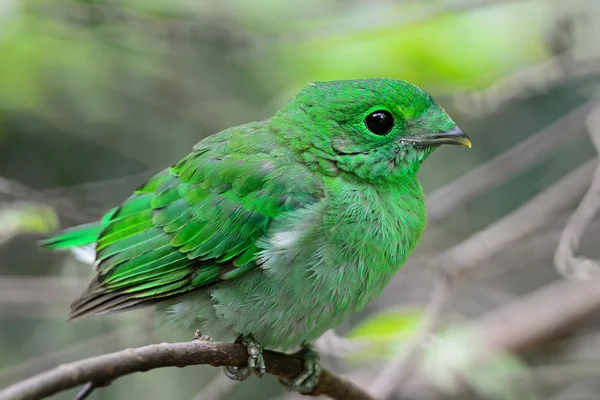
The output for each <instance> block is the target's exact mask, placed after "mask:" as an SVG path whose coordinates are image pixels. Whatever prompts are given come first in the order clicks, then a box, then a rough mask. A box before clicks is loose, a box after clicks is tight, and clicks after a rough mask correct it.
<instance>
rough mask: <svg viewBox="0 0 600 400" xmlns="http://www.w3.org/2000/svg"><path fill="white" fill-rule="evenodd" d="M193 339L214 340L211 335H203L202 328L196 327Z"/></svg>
mask: <svg viewBox="0 0 600 400" xmlns="http://www.w3.org/2000/svg"><path fill="white" fill-rule="evenodd" d="M192 340H200V341H201V342H212V338H211V337H210V336H207V335H203V334H202V333H200V329H196V332H194V337H193V338H192Z"/></svg>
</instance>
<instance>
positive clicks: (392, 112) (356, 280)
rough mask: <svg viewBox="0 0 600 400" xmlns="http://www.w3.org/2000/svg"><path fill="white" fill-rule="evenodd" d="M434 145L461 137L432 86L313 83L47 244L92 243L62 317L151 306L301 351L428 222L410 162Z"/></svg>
mask: <svg viewBox="0 0 600 400" xmlns="http://www.w3.org/2000/svg"><path fill="white" fill-rule="evenodd" d="M442 144H458V145H466V146H469V147H470V146H471V142H470V140H469V138H468V137H467V135H466V134H465V133H464V132H463V131H462V130H461V129H460V128H458V126H457V125H456V124H455V123H454V121H452V119H451V118H450V117H449V116H448V115H447V114H446V112H444V110H443V109H442V108H441V107H440V106H439V105H438V104H437V103H436V102H435V101H434V99H433V98H432V97H431V95H429V94H428V93H427V92H425V91H423V90H422V89H420V88H418V87H416V86H414V85H412V84H410V83H408V82H404V81H398V80H393V79H379V78H378V79H362V80H348V81H332V82H320V83H314V84H310V85H308V86H307V87H306V88H304V89H303V90H301V91H300V92H299V93H298V94H297V95H296V96H295V97H294V98H293V99H292V100H291V101H290V102H289V103H288V104H287V105H285V106H284V107H283V108H282V109H281V110H279V111H278V112H277V113H276V114H275V115H274V116H273V117H271V118H269V119H267V120H264V121H259V122H252V123H249V124H246V125H241V126H237V127H233V128H230V129H226V130H224V131H222V132H220V133H217V134H215V135H213V136H210V137H207V138H206V139H203V140H202V141H200V142H199V143H198V144H196V145H195V146H194V148H193V150H192V152H191V153H190V154H189V155H187V156H186V157H184V158H183V159H182V160H180V161H179V162H177V163H175V164H174V165H173V166H171V167H169V168H167V169H165V170H163V171H162V172H160V173H158V174H157V175H155V176H154V177H152V178H150V179H149V180H148V181H146V182H145V183H143V184H142V185H141V186H139V187H138V188H137V189H136V190H135V192H134V193H133V195H132V196H131V197H129V198H128V199H127V200H125V201H124V202H123V204H121V205H120V206H119V207H117V208H114V209H112V210H111V211H109V212H108V213H107V214H106V215H105V216H104V217H103V218H102V220H101V221H99V222H97V223H93V224H88V225H85V226H79V227H75V228H71V229H68V230H66V231H63V232H61V233H60V234H59V235H58V236H56V237H53V238H50V239H47V240H44V241H43V242H42V244H43V245H44V246H46V247H49V248H52V249H73V248H81V247H85V246H88V247H89V248H90V249H91V250H92V251H93V252H94V253H95V254H94V255H95V262H94V264H95V266H96V275H95V276H94V278H93V279H92V281H91V283H90V284H89V286H88V287H87V289H85V290H84V292H83V293H82V294H81V295H80V296H79V297H78V298H77V299H76V300H75V301H74V302H73V304H72V306H71V313H70V318H71V319H76V318H80V317H85V316H89V315H96V314H106V313H111V312H117V311H125V310H131V309H135V308H138V307H145V306H150V305H158V306H159V307H158V308H159V309H160V310H161V311H163V312H164V313H166V315H167V316H168V318H169V319H170V320H172V321H173V322H175V323H178V324H179V325H183V326H186V327H189V328H190V329H193V328H199V329H200V331H201V332H202V333H203V334H205V335H208V336H210V337H211V338H213V339H217V340H235V339H236V338H237V339H238V340H241V341H243V342H244V343H245V344H246V345H247V346H248V354H249V358H248V366H249V367H247V368H242V369H239V370H238V369H235V368H229V370H228V374H229V375H230V376H232V377H234V378H236V379H244V378H245V377H247V376H248V375H249V374H250V372H249V371H253V372H256V373H257V374H259V375H260V374H262V373H264V362H263V359H262V348H272V349H279V350H284V351H286V350H287V351H289V350H291V349H294V348H299V347H301V346H302V348H303V349H304V350H305V355H306V357H305V369H306V371H305V372H304V373H303V374H301V375H300V376H299V377H297V378H296V379H295V380H292V381H289V382H287V384H288V385H289V386H290V387H291V388H292V389H295V390H298V391H307V390H310V389H311V387H312V386H313V385H314V384H315V383H316V381H317V380H318V376H319V373H320V368H319V363H318V354H317V353H316V352H315V350H314V348H312V347H311V345H310V342H311V341H313V340H315V339H317V338H318V337H319V336H321V335H322V334H323V333H324V332H325V331H327V330H328V329H330V328H332V327H335V326H336V325H338V324H340V323H341V322H343V321H344V320H345V319H346V318H347V317H348V316H349V315H350V314H351V313H354V312H357V311H360V310H361V309H362V308H363V307H364V306H365V305H366V304H367V302H368V301H369V300H371V299H372V298H374V297H375V296H377V295H378V294H379V293H380V292H381V291H382V290H383V288H384V287H385V286H386V284H387V283H388V282H389V281H390V279H391V278H392V277H393V276H394V274H395V273H396V272H397V271H398V269H399V268H400V267H401V266H402V265H403V264H404V263H405V261H406V258H407V257H408V255H409V254H410V253H411V251H412V250H413V249H414V248H415V246H416V244H417V242H418V241H419V238H420V235H421V232H422V231H423V229H424V227H425V196H424V193H423V189H422V187H421V184H420V183H419V180H418V179H417V172H418V170H419V167H420V166H421V164H422V163H423V161H424V160H425V159H426V158H427V156H429V155H430V154H431V153H432V152H433V151H434V150H435V149H436V148H438V147H439V146H440V145H442Z"/></svg>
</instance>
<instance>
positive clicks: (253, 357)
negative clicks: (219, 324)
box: [224, 335, 267, 381]
mask: <svg viewBox="0 0 600 400" xmlns="http://www.w3.org/2000/svg"><path fill="white" fill-rule="evenodd" d="M236 343H241V344H243V345H244V346H246V351H247V352H248V361H247V365H246V366H245V367H241V368H239V367H224V370H225V375H226V376H227V377H228V378H230V379H233V380H237V381H243V380H245V379H247V378H248V377H249V376H250V375H251V374H252V373H253V372H254V374H255V375H256V376H258V377H259V378H262V376H263V375H264V374H266V372H267V367H266V365H265V359H264V358H263V350H262V347H261V346H260V344H258V342H257V341H256V340H255V339H254V338H253V337H252V336H251V335H248V336H240V337H239V338H238V340H236Z"/></svg>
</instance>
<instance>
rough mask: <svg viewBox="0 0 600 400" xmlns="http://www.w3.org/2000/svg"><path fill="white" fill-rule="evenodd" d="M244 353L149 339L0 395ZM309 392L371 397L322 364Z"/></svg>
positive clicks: (285, 369)
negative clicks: (315, 383) (317, 379)
mask: <svg viewBox="0 0 600 400" xmlns="http://www.w3.org/2000/svg"><path fill="white" fill-rule="evenodd" d="M264 357H265V363H266V365H267V372H268V373H270V374H272V375H276V376H280V377H285V378H294V377H296V376H298V374H300V373H301V372H302V360H301V359H300V358H298V357H297V356H295V355H286V354H283V353H277V352H273V351H268V350H265V352H264ZM247 358H248V354H247V350H246V348H245V347H244V346H243V345H241V344H234V343H216V342H207V341H199V340H194V341H191V342H184V343H161V344H153V345H149V346H144V347H138V348H135V349H126V350H122V351H119V352H116V353H110V354H105V355H101V356H96V357H92V358H87V359H84V360H80V361H76V362H73V363H70V364H64V365H61V366H58V367H56V368H53V369H51V370H49V371H46V372H44V373H41V374H39V375H36V376H33V377H31V378H29V379H26V380H24V381H21V382H18V383H16V384H14V385H12V386H9V387H7V388H6V389H4V390H2V391H1V392H0V400H16V399H19V400H34V399H41V398H44V397H47V396H50V395H53V394H56V393H58V392H60V391H63V390H66V389H70V388H73V387H76V386H79V385H83V384H87V383H88V382H92V383H95V384H100V385H102V384H107V383H110V382H111V381H113V380H114V379H117V378H119V377H121V376H124V375H128V374H132V373H134V372H145V371H149V370H151V369H155V368H163V367H186V366H189V365H199V364H210V365H212V366H215V367H217V366H233V367H243V366H245V365H246V361H247ZM310 395H312V396H318V395H325V396H329V397H331V398H333V399H340V400H341V399H348V400H372V397H370V396H369V395H368V394H366V393H365V392H364V391H362V390H361V389H360V388H358V387H357V386H355V385H354V384H352V383H350V382H348V381H346V380H344V379H342V378H340V377H338V376H336V375H334V374H332V373H331V372H329V371H327V370H323V372H322V374H321V378H320V379H319V383H318V384H317V386H316V387H315V389H314V390H313V392H311V393H310Z"/></svg>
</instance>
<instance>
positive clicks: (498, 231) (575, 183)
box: [438, 159, 598, 275]
mask: <svg viewBox="0 0 600 400" xmlns="http://www.w3.org/2000/svg"><path fill="white" fill-rule="evenodd" d="M597 161H598V160H597V159H593V160H591V161H588V162H587V163H585V164H584V165H583V166H581V167H579V168H577V169H576V170H575V171H573V172H571V173H569V174H568V175H567V176H565V177H563V178H562V179H560V180H559V181H558V182H556V183H555V184H553V185H552V186H550V187H549V188H547V189H546V190H544V191H543V192H542V193H540V194H538V195H537V196H534V197H533V198H532V199H531V200H529V201H528V202H527V203H525V204H524V205H523V206H521V207H520V208H518V209H517V210H515V211H513V212H511V213H510V214H508V215H507V216H505V217H504V218H502V219H500V220H499V221H497V222H495V223H493V224H491V225H490V226H488V227H487V228H485V229H483V230H481V231H479V232H477V233H476V234H474V235H472V236H471V237H470V238H468V239H467V240H464V241H463V242H461V243H459V244H458V245H456V246H454V247H452V248H450V249H448V250H447V251H445V252H444V253H442V254H441V255H440V256H439V258H438V263H439V265H440V266H441V267H442V268H444V269H446V271H447V272H449V273H451V274H453V275H458V274H460V275H462V274H464V273H465V272H467V271H469V270H471V269H472V268H474V267H475V266H477V265H478V264H479V263H480V262H482V261H484V260H485V259H486V258H487V257H489V256H490V255H492V254H494V253H496V252H498V251H499V250H500V249H503V248H506V247H507V246H508V245H509V244H510V243H512V242H514V241H516V240H519V239H521V238H523V237H525V236H526V235H530V234H531V233H533V232H535V231H536V230H537V229H539V228H540V227H541V226H543V225H545V224H547V223H548V222H549V221H551V220H552V219H553V218H554V216H555V215H556V214H557V213H559V212H561V211H563V210H564V209H565V208H566V207H568V206H569V205H571V204H572V203H573V202H575V201H576V200H577V199H579V198H580V196H581V195H582V194H583V193H584V192H585V190H586V188H587V186H588V185H589V182H590V180H591V176H592V174H593V171H594V169H595V167H596V163H597Z"/></svg>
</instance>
